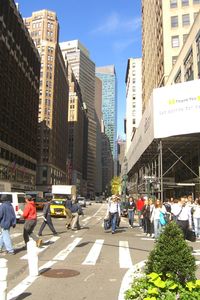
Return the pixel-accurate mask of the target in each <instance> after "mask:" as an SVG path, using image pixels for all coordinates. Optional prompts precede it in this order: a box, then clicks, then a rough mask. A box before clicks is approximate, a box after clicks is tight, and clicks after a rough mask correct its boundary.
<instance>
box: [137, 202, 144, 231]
mask: <svg viewBox="0 0 200 300" xmlns="http://www.w3.org/2000/svg"><path fill="white" fill-rule="evenodd" d="M143 207H144V198H143V197H141V198H139V199H138V200H137V202H136V208H137V213H138V222H139V226H140V227H142V226H143V221H142V209H143Z"/></svg>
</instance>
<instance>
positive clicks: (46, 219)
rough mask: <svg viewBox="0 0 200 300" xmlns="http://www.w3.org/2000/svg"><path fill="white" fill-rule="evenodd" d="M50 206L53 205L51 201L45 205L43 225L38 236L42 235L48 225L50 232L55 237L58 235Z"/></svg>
mask: <svg viewBox="0 0 200 300" xmlns="http://www.w3.org/2000/svg"><path fill="white" fill-rule="evenodd" d="M50 205H51V200H50V201H48V202H47V203H45V205H44V208H43V219H44V221H43V223H42V225H41V226H40V230H39V232H38V235H39V236H41V235H42V231H43V230H44V228H45V226H46V225H48V226H49V228H50V230H51V231H52V233H53V235H57V232H56V230H55V228H54V226H53V223H52V220H51V212H50Z"/></svg>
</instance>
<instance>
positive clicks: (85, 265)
mask: <svg viewBox="0 0 200 300" xmlns="http://www.w3.org/2000/svg"><path fill="white" fill-rule="evenodd" d="M105 212H106V204H97V203H93V204H92V205H91V206H87V207H86V208H85V209H84V216H82V217H80V224H81V226H82V227H83V228H82V229H81V230H79V231H71V230H67V229H66V228H65V219H60V218H56V219H55V218H54V219H53V223H54V226H55V228H56V230H57V231H58V233H59V235H58V236H53V235H52V234H51V232H50V230H49V228H48V227H46V228H45V229H44V231H43V236H42V239H43V246H42V247H41V248H40V249H39V250H38V251H39V253H38V259H39V262H38V265H39V276H37V277H30V276H29V268H28V260H27V255H26V253H27V252H26V251H25V250H23V249H22V246H23V245H24V243H23V237H22V231H23V224H18V225H17V227H16V228H15V229H13V230H12V232H11V234H12V240H13V243H14V247H15V249H16V252H17V253H16V255H14V256H8V255H6V256H1V258H6V259H7V260H8V277H7V279H8V280H7V282H8V290H7V292H8V297H7V300H11V299H12V300H14V299H18V300H20V299H44V300H45V299H48V300H52V299H58V300H62V299H69V300H85V299H87V300H93V299H95V300H100V299H101V300H102V299H105V300H107V299H110V300H117V299H118V295H119V291H120V287H121V283H122V280H123V277H124V276H125V274H126V272H127V271H128V269H129V268H131V267H132V266H133V265H135V264H136V263H138V262H140V261H142V260H145V259H147V257H148V254H149V252H150V251H151V249H152V248H153V247H154V240H153V239H150V238H146V236H145V235H144V234H143V232H142V230H141V229H140V228H139V227H138V226H137V224H135V227H134V228H130V227H128V222H127V219H126V218H122V219H121V223H120V228H119V229H118V230H117V232H116V233H115V234H114V235H112V234H111V231H108V232H105V231H104V228H103V218H104V216H105ZM41 222H42V218H41V212H39V213H38V224H37V227H36V230H35V233H37V232H38V229H39V226H40V224H41ZM199 242H200V241H197V242H196V243H192V246H193V248H194V255H195V257H196V258H197V260H198V258H199V255H200V250H199V249H200V244H199ZM198 272H199V271H198ZM199 275H200V273H199Z"/></svg>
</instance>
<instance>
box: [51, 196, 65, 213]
mask: <svg viewBox="0 0 200 300" xmlns="http://www.w3.org/2000/svg"><path fill="white" fill-rule="evenodd" d="M65 202H66V201H65V200H61V199H53V200H52V201H51V205H50V213H51V216H52V217H66V212H65Z"/></svg>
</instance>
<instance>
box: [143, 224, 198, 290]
mask: <svg viewBox="0 0 200 300" xmlns="http://www.w3.org/2000/svg"><path fill="white" fill-rule="evenodd" d="M195 271H196V264H195V258H194V256H193V255H192V248H191V247H190V246H189V245H188V244H187V242H186V241H185V240H184V238H183V234H182V231H181V229H180V228H179V227H178V226H177V224H176V223H175V222H171V223H169V224H167V225H166V227H165V229H164V231H163V233H162V234H161V235H160V237H159V239H158V241H157V242H156V245H155V248H154V249H153V250H152V251H151V253H150V255H149V257H148V261H147V264H146V268H145V273H146V274H149V273H152V272H155V273H158V274H159V273H162V274H163V279H165V276H166V274H168V273H170V274H171V275H172V277H173V279H174V280H176V281H177V282H180V283H182V284H183V283H185V282H186V281H192V280H195V279H196V277H195Z"/></svg>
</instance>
